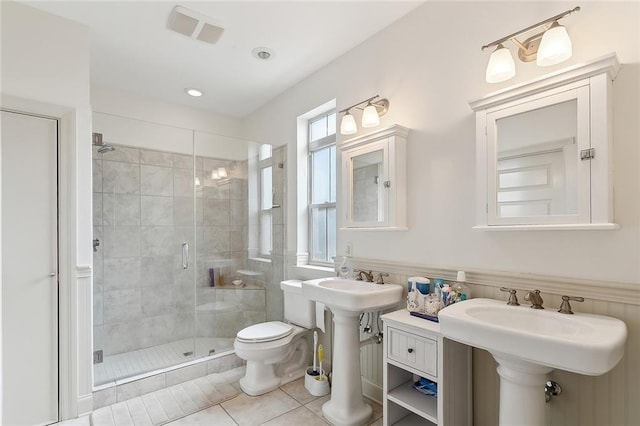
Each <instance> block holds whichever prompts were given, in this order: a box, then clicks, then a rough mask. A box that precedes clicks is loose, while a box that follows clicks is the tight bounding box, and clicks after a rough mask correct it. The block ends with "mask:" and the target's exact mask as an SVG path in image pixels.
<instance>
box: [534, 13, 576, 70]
mask: <svg viewBox="0 0 640 426" xmlns="http://www.w3.org/2000/svg"><path fill="white" fill-rule="evenodd" d="M572 54H573V46H572V45H571V38H569V34H567V29H566V28H565V27H563V26H562V25H560V24H558V23H557V22H554V23H553V25H551V28H549V29H548V30H547V31H545V33H544V35H543V36H542V41H540V47H538V57H537V58H536V64H538V65H539V66H541V67H546V66H549V65H555V64H559V63H560V62H563V61H566V60H567V59H569V58H570V57H571V55H572Z"/></svg>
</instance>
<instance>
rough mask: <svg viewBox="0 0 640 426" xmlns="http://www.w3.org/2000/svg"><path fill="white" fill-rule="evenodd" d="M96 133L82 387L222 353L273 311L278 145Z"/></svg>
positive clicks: (199, 135)
mask: <svg viewBox="0 0 640 426" xmlns="http://www.w3.org/2000/svg"><path fill="white" fill-rule="evenodd" d="M108 138H109V135H108V134H105V135H104V139H105V141H108V142H105V143H104V144H103V145H102V146H94V147H93V223H94V281H93V300H94V303H93V310H94V327H93V335H94V385H95V386H101V385H108V384H109V383H113V382H115V381H117V380H123V379H128V378H131V377H135V376H138V375H141V374H147V373H149V372H152V371H155V370H160V369H165V368H167V367H172V366H175V365H179V364H182V363H185V362H189V361H193V360H195V359H205V358H207V357H215V356H218V355H221V354H227V353H229V351H231V350H233V339H234V338H235V335H236V333H237V332H238V331H239V330H240V329H242V328H243V327H246V326H248V325H251V324H255V323H258V322H262V321H265V320H275V319H282V294H281V291H280V289H279V282H280V281H281V280H282V279H283V269H284V268H283V260H284V256H283V255H284V253H283V246H284V244H283V239H284V220H283V214H282V211H283V208H282V203H283V202H284V173H283V169H284V163H285V159H284V153H285V152H286V151H285V149H284V148H277V149H272V147H271V146H269V145H261V144H258V143H253V142H248V141H245V140H240V139H234V138H229V137H223V136H219V135H214V134H209V133H204V132H193V131H192V132H191V140H192V143H191V144H190V146H188V147H183V146H181V147H179V149H176V148H175V147H173V149H172V150H158V149H150V148H148V147H147V146H132V145H128V146H127V145H124V144H118V143H117V141H109V139H108ZM112 148H113V149H112ZM276 198H278V199H279V202H278V204H276V203H274V202H273V201H274V200H275V199H276ZM265 218H267V219H265Z"/></svg>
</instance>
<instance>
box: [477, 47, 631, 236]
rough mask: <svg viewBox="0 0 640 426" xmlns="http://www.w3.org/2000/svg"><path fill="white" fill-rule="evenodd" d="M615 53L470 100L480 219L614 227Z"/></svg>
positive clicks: (494, 224) (506, 224)
mask: <svg viewBox="0 0 640 426" xmlns="http://www.w3.org/2000/svg"><path fill="white" fill-rule="evenodd" d="M619 68H620V64H619V62H618V60H617V57H616V55H615V54H610V55H607V56H605V57H602V58H600V59H597V60H595V61H592V62H589V63H586V64H580V65H576V66H573V67H570V68H567V69H565V70H561V71H558V72H555V73H552V74H549V75H546V76H543V77H540V78H538V79H536V80H533V81H530V82H525V83H522V84H519V85H516V86H513V87H510V88H507V89H504V90H501V91H498V92H495V93H492V94H489V95H487V96H484V97H482V98H480V99H477V100H474V101H471V102H470V103H469V104H470V106H471V108H472V109H473V110H474V111H475V113H476V172H477V179H476V191H477V206H476V216H477V226H476V227H475V228H479V229H488V230H507V229H518V230H520V229H522V230H525V229H615V228H617V227H618V226H617V225H616V224H615V223H614V222H613V179H612V175H613V172H612V158H613V156H612V137H611V134H612V132H611V112H612V99H611V87H612V82H613V80H614V79H615V77H616V75H617V72H618V69H619Z"/></svg>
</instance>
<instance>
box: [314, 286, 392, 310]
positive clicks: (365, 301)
mask: <svg viewBox="0 0 640 426" xmlns="http://www.w3.org/2000/svg"><path fill="white" fill-rule="evenodd" d="M302 293H303V294H304V295H305V296H306V297H308V298H309V299H311V300H315V301H318V302H322V303H324V304H325V305H327V306H329V307H330V308H337V309H342V310H345V311H350V312H355V313H358V314H360V313H361V312H365V311H379V310H380V309H384V308H388V307H390V306H393V305H396V304H398V302H400V299H402V287H401V286H399V285H397V284H374V283H368V282H364V281H356V280H349V279H340V278H320V279H317V280H310V281H303V282H302Z"/></svg>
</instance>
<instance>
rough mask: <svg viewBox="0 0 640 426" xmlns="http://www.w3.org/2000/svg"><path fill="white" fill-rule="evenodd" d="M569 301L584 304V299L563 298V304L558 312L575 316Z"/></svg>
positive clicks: (575, 297)
mask: <svg viewBox="0 0 640 426" xmlns="http://www.w3.org/2000/svg"><path fill="white" fill-rule="evenodd" d="M569 300H573V301H576V302H584V297H577V296H562V304H560V309H558V312H560V313H561V314H573V311H572V310H571V304H570V303H569Z"/></svg>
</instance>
